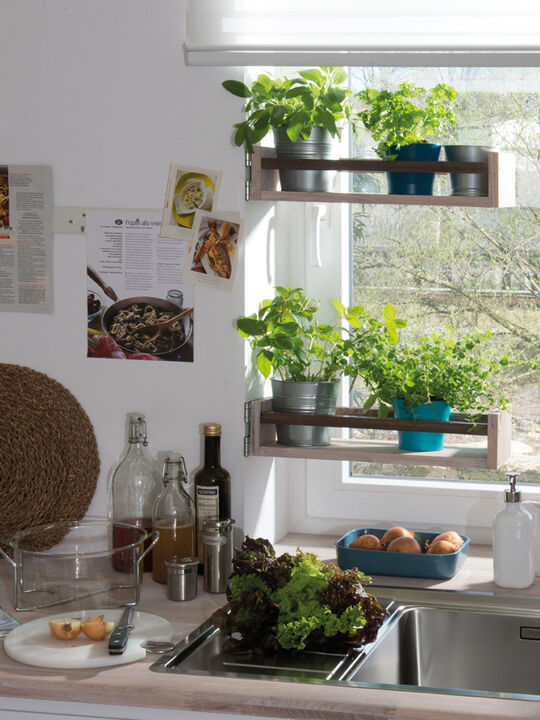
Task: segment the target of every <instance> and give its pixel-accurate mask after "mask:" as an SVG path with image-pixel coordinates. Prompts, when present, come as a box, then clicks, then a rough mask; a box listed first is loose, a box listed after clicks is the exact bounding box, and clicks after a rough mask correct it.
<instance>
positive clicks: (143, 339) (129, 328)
mask: <svg viewBox="0 0 540 720" xmlns="http://www.w3.org/2000/svg"><path fill="white" fill-rule="evenodd" d="M174 316H175V313H174V312H173V311H170V310H161V309H159V308H157V307H154V306H153V305H148V304H142V303H133V304H131V305H129V306H128V307H126V308H123V309H121V310H118V312H117V313H116V314H115V315H114V316H113V318H112V322H111V327H110V329H109V335H111V337H113V338H114V339H115V340H116V342H117V343H118V345H120V347H122V348H125V349H126V350H129V351H130V352H144V353H167V352H170V351H171V350H174V349H175V348H177V347H179V346H180V345H182V344H183V343H184V341H185V340H186V335H185V331H184V325H183V323H182V320H181V319H180V320H177V321H176V322H174V323H173V324H172V325H171V326H170V327H169V328H167V329H166V330H164V331H163V332H161V333H159V334H158V335H157V336H156V337H154V336H155V331H154V330H153V326H154V325H156V324H157V323H160V322H164V321H165V320H169V319H170V318H172V317H174ZM145 328H147V330H146V329H145ZM135 331H137V332H135Z"/></svg>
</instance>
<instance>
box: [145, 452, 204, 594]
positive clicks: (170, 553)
mask: <svg viewBox="0 0 540 720" xmlns="http://www.w3.org/2000/svg"><path fill="white" fill-rule="evenodd" d="M187 481H188V478H187V471H186V465H185V462H184V458H183V457H182V455H180V454H179V453H171V454H170V455H169V456H168V457H167V458H166V459H165V462H164V466H163V488H162V490H161V493H160V495H159V497H158V498H157V500H156V502H155V504H154V510H153V514H152V526H153V529H154V530H157V531H158V532H159V539H158V541H157V543H156V544H155V545H154V549H153V551H152V554H153V568H152V577H153V579H154V580H156V581H157V582H162V583H166V582H167V566H166V564H165V561H166V560H169V559H170V558H172V557H174V556H178V557H190V556H194V555H195V548H196V545H195V542H196V541H195V507H194V505H193V500H192V499H191V497H190V496H189V495H188V493H187V492H186V491H185V490H184V488H183V484H187Z"/></svg>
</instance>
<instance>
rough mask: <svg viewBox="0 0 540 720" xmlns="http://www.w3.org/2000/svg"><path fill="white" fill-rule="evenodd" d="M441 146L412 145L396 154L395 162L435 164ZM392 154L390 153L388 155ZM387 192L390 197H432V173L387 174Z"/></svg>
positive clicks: (427, 144)
mask: <svg viewBox="0 0 540 720" xmlns="http://www.w3.org/2000/svg"><path fill="white" fill-rule="evenodd" d="M440 151H441V146H440V145H436V144H435V143H412V144H411V145H404V146H403V147H402V148H399V150H398V151H397V152H396V155H397V157H396V160H415V161H417V160H420V161H423V162H426V161H427V162H436V161H437V160H438V159H439V153H440ZM389 154H392V153H389ZM387 177H388V192H389V193H390V194H391V195H433V180H434V178H435V174H434V173H428V172H412V171H411V172H388V173H387Z"/></svg>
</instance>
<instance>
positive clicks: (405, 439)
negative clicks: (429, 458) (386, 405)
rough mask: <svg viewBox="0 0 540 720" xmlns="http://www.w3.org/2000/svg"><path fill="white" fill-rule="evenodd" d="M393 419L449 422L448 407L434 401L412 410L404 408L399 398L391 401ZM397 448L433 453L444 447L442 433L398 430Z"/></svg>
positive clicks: (445, 404) (442, 402)
mask: <svg viewBox="0 0 540 720" xmlns="http://www.w3.org/2000/svg"><path fill="white" fill-rule="evenodd" d="M392 405H393V406H394V417H396V418H400V419H403V420H407V419H410V420H442V421H445V422H447V421H448V420H450V405H449V404H448V403H446V402H444V400H434V401H433V402H432V403H430V404H428V403H424V404H423V405H418V406H417V407H415V408H413V409H412V410H411V409H410V408H408V407H405V402H404V401H403V400H402V399H401V398H399V399H394V400H392ZM398 447H399V448H400V450H412V451H415V452H433V451H435V450H442V449H443V447H444V433H431V432H411V431H409V430H398Z"/></svg>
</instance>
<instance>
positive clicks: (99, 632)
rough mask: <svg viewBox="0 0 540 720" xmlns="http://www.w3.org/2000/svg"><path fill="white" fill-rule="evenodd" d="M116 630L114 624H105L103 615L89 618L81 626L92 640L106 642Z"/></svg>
mask: <svg viewBox="0 0 540 720" xmlns="http://www.w3.org/2000/svg"><path fill="white" fill-rule="evenodd" d="M113 628H114V623H113V622H104V621H103V615H100V616H99V617H89V618H86V620H85V621H84V622H83V623H82V625H81V630H82V631H83V633H84V634H85V635H86V637H87V638H90V640H104V639H105V638H106V637H107V635H110V634H111V632H112V629H113Z"/></svg>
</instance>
